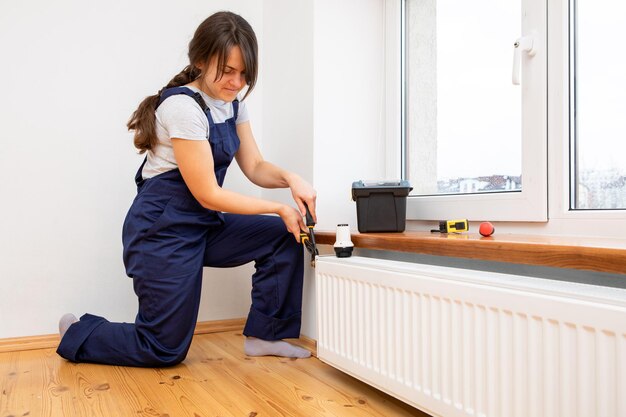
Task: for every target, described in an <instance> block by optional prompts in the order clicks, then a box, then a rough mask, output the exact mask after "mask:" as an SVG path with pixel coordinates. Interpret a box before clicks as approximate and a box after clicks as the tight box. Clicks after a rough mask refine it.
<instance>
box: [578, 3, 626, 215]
mask: <svg viewBox="0 0 626 417" xmlns="http://www.w3.org/2000/svg"><path fill="white" fill-rule="evenodd" d="M570 10H571V13H570V27H571V28H572V30H571V31H570V45H571V50H570V71H571V75H570V80H571V84H570V91H571V96H572V99H571V105H572V106H571V112H570V115H571V118H572V120H571V132H572V134H571V139H572V142H571V148H572V154H571V161H570V166H571V203H570V206H571V209H574V210H589V209H624V208H626V134H625V133H624V132H625V131H626V130H625V129H624V115H626V79H625V78H624V74H626V56H625V55H624V54H623V53H622V51H621V49H622V45H621V35H622V32H623V27H624V21H625V18H624V16H626V4H624V3H623V2H621V1H619V0H605V1H602V2H591V1H589V0H577V1H575V2H573V3H572V5H571V9H570Z"/></svg>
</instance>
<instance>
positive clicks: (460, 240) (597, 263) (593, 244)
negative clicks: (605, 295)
mask: <svg viewBox="0 0 626 417" xmlns="http://www.w3.org/2000/svg"><path fill="white" fill-rule="evenodd" d="M315 239H316V242H317V243H318V244H322V245H332V244H334V243H335V233H334V232H327V231H316V232H315ZM352 242H353V243H354V246H355V247H357V248H365V249H378V250H387V251H399V252H412V253H419V254H424V255H437V256H449V257H454V258H469V259H478V260H483V261H495V262H507V263H514V264H525V265H536V266H546V267H554V268H569V269H580V270H588V271H598V272H606V273H613V274H626V240H625V239H602V238H577V237H557V236H526V235H502V234H501V235H494V236H490V237H482V236H481V235H479V234H478V233H460V234H454V233H451V234H441V233H430V232H419V231H407V232H403V233H355V234H353V235H352Z"/></svg>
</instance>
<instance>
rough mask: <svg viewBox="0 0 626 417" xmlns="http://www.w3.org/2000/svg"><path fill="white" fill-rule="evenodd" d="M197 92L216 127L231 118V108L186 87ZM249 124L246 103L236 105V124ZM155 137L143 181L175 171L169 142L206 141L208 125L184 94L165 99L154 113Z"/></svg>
mask: <svg viewBox="0 0 626 417" xmlns="http://www.w3.org/2000/svg"><path fill="white" fill-rule="evenodd" d="M186 87H187V88H189V89H190V90H192V91H195V92H199V93H200V95H201V96H202V98H203V99H204V102H205V103H206V104H207V106H209V109H210V110H211V118H212V119H213V122H215V123H223V122H225V121H226V120H228V119H230V118H231V117H233V104H232V103H231V102H226V101H222V100H216V99H214V98H211V97H209V96H208V95H206V94H205V93H203V92H202V91H200V90H199V89H197V88H195V87H191V86H186ZM248 120H249V116H248V110H247V107H246V104H245V102H242V101H240V102H239V110H238V112H237V120H235V122H236V123H237V124H239V123H243V122H247V121H248ZM156 134H157V138H158V140H159V143H158V144H157V146H155V147H154V149H151V150H149V151H148V152H146V153H147V157H148V160H147V161H146V164H145V165H144V167H143V171H142V176H143V178H144V179H146V178H152V177H154V176H156V175H159V174H161V173H163V172H167V171H171V170H173V169H176V168H178V163H177V162H176V158H174V149H173V148H172V138H179V139H187V140H208V139H209V121H208V119H207V117H206V115H205V113H204V112H203V111H202V109H201V108H200V105H199V104H198V103H196V101H195V100H194V99H193V98H192V97H189V96H187V95H185V94H176V95H174V96H171V97H168V98H167V99H166V100H165V101H164V102H163V103H161V105H160V106H159V107H158V108H157V110H156Z"/></svg>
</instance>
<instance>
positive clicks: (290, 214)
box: [278, 205, 307, 242]
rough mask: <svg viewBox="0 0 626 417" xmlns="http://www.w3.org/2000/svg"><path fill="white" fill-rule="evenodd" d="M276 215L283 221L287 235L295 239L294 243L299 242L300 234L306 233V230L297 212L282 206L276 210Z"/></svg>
mask: <svg viewBox="0 0 626 417" xmlns="http://www.w3.org/2000/svg"><path fill="white" fill-rule="evenodd" d="M278 215H279V216H280V218H281V219H283V222H284V223H285V226H287V230H288V231H289V233H291V234H292V235H293V236H294V237H295V238H296V241H298V242H300V232H302V231H306V230H307V229H306V225H305V224H304V221H303V220H302V216H301V215H300V213H298V210H296V209H295V208H293V207H289V206H287V205H283V206H281V207H280V209H278Z"/></svg>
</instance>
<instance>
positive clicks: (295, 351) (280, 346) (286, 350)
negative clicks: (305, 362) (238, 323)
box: [243, 337, 311, 359]
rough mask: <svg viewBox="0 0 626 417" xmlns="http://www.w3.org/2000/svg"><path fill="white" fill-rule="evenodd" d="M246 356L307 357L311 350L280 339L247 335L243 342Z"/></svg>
mask: <svg viewBox="0 0 626 417" xmlns="http://www.w3.org/2000/svg"><path fill="white" fill-rule="evenodd" d="M243 347H244V351H245V352H246V355H248V356H282V357H285V358H301V359H303V358H308V357H309V356H311V352H309V351H308V350H306V349H302V348H300V347H298V346H294V345H292V344H290V343H287V342H285V341H282V340H263V339H257V338H254V337H247V338H246V341H245V342H244V344H243Z"/></svg>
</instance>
